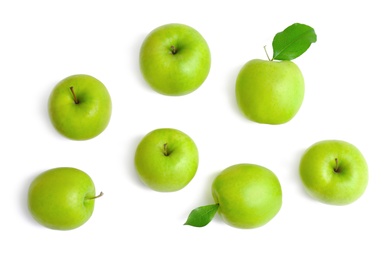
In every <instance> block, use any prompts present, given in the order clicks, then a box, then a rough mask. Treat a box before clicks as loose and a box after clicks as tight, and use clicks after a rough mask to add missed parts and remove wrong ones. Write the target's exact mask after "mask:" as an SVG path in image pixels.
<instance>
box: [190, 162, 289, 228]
mask: <svg viewBox="0 0 390 260" xmlns="http://www.w3.org/2000/svg"><path fill="white" fill-rule="evenodd" d="M212 195H213V198H214V201H215V204H211V205H207V206H202V207H199V208H197V209H195V210H193V211H192V212H191V213H190V215H189V217H188V219H187V222H186V223H185V224H187V225H191V226H196V227H203V226H205V225H207V224H208V223H209V222H210V221H211V220H212V218H213V217H214V214H215V213H216V212H217V211H218V212H219V214H220V216H221V217H222V219H223V220H224V221H225V222H226V223H228V224H229V225H231V226H233V227H236V228H243V229H249V228H257V227H260V226H263V225H265V224H266V223H268V222H269V221H270V220H271V219H272V218H274V217H275V216H276V214H277V213H278V212H279V210H280V208H281V206H282V189H281V185H280V182H279V180H278V178H277V176H276V175H275V174H274V173H273V172H272V171H270V170H269V169H267V168H265V167H262V166H259V165H255V164H236V165H233V166H230V167H228V168H226V169H225V170H223V171H222V172H221V173H220V174H219V175H218V176H217V177H216V178H215V179H214V181H213V183H212Z"/></svg>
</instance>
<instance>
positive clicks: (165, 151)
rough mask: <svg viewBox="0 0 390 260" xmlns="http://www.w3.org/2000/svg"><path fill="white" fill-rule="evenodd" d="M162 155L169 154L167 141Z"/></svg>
mask: <svg viewBox="0 0 390 260" xmlns="http://www.w3.org/2000/svg"><path fill="white" fill-rule="evenodd" d="M164 155H165V156H168V155H169V152H168V144H167V143H165V144H164Z"/></svg>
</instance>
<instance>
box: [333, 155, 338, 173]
mask: <svg viewBox="0 0 390 260" xmlns="http://www.w3.org/2000/svg"><path fill="white" fill-rule="evenodd" d="M334 160H335V161H336V166H335V167H334V168H333V170H334V172H337V173H338V172H339V160H338V159H337V158H335V159H334Z"/></svg>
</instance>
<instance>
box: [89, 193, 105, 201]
mask: <svg viewBox="0 0 390 260" xmlns="http://www.w3.org/2000/svg"><path fill="white" fill-rule="evenodd" d="M101 196H103V192H100V193H99V195H97V196H95V197H92V198H88V199H89V200H94V199H97V198H100V197H101Z"/></svg>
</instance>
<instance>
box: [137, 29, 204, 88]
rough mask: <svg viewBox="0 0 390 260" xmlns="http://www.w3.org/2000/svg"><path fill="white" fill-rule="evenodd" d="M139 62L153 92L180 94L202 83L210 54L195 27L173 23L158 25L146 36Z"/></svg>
mask: <svg viewBox="0 0 390 260" xmlns="http://www.w3.org/2000/svg"><path fill="white" fill-rule="evenodd" d="M139 61H140V67H141V72H142V74H143V77H144V78H145V80H146V81H147V82H148V84H149V85H150V86H151V87H152V88H153V89H154V90H155V91H157V92H159V93H161V94H164V95H171V96H179V95H185V94H188V93H191V92H193V91H195V90H196V89H197V88H199V87H200V86H201V85H202V84H203V82H204V81H205V80H206V78H207V75H208V74H209V70H210V66H211V55H210V50H209V47H208V44H207V42H206V40H205V39H204V38H203V36H202V35H201V34H200V33H199V32H198V31H197V30H195V29H194V28H192V27H190V26H188V25H184V24H178V23H172V24H165V25H162V26H160V27H157V28H156V29H154V30H153V31H151V32H150V33H149V34H148V35H147V36H146V38H145V40H144V42H143V43H142V46H141V50H140V56H139Z"/></svg>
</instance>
